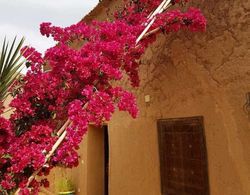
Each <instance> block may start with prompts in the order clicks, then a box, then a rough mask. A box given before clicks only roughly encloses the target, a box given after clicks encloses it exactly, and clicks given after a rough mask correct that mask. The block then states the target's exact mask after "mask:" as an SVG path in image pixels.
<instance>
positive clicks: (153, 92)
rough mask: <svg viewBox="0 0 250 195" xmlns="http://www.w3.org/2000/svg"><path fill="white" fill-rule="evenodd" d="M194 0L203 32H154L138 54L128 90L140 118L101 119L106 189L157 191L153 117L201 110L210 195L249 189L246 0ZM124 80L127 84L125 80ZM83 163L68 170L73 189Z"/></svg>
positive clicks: (135, 193) (240, 194) (124, 194)
mask: <svg viewBox="0 0 250 195" xmlns="http://www.w3.org/2000/svg"><path fill="white" fill-rule="evenodd" d="M113 2H114V1H110V0H106V1H102V2H101V4H100V5H99V6H98V7H97V8H96V9H95V10H94V11H93V12H92V13H91V14H90V15H88V16H87V18H86V20H91V19H93V18H98V19H104V18H106V11H105V7H107V8H109V9H111V10H112V9H114V7H115V6H116V5H117V4H118V3H119V2H120V1H115V3H113ZM197 2H199V5H198V6H199V7H200V8H201V9H202V10H203V11H204V14H205V15H206V17H207V19H208V28H207V32H206V33H202V34H192V33H189V32H182V33H177V34H171V35H168V36H167V37H164V36H160V37H159V38H158V40H157V42H156V43H155V44H153V46H152V47H150V48H149V49H148V50H147V52H146V54H145V56H144V58H143V60H142V62H143V65H142V66H141V72H140V76H141V86H140V87H139V88H138V89H132V90H133V92H134V93H135V94H136V96H137V99H138V104H139V108H140V116H139V118H138V119H136V120H133V119H131V117H130V116H128V114H126V113H121V112H116V114H115V115H114V117H113V119H112V121H111V122H110V123H109V124H108V125H109V136H110V178H109V185H110V189H109V191H110V195H160V171H159V156H158V140H157V128H156V121H157V119H161V118H175V117H189V116H200V115H202V116H204V120H205V134H206V142H207V150H208V163H209V182H210V192H211V195H249V194H250V150H249V148H250V142H249V140H250V128H249V127H250V123H249V121H250V118H248V115H247V114H246V113H245V112H244V111H243V105H244V104H245V102H246V99H245V95H246V93H247V92H249V91H250V85H249V83H250V67H249V61H250V50H249V49H250V48H249V45H250V43H249V42H250V33H249V32H250V29H249V26H250V21H249V10H250V2H249V1H248V0H228V1H216V0H210V1H202V2H201V1H197ZM247 17H248V18H247ZM123 85H125V86H127V87H128V88H130V87H129V85H128V83H127V82H126V81H125V80H124V82H123ZM145 95H150V96H151V102H150V103H145V102H144V97H145ZM86 143H87V137H86V139H85V141H84V143H83V144H85V146H86ZM86 147H87V148H88V147H91V145H87V146H86ZM85 152H86V151H85ZM80 154H81V155H84V154H85V153H84V151H82V152H80ZM93 155H95V154H93ZM85 156H86V155H85ZM84 167H85V169H84ZM87 167H88V166H87V159H86V164H83V165H80V167H79V168H77V169H74V170H73V172H74V173H73V174H74V178H75V179H76V177H78V181H79V180H81V182H83V183H80V184H79V185H78V187H81V188H82V187H83V188H84V187H85V186H86V181H85V183H84V181H83V180H84V178H86V175H85V173H86V172H88V168H87ZM81 170H85V172H84V171H81ZM86 188H87V187H86ZM85 190H86V189H85ZM85 193H86V192H85ZM85 193H83V192H82V191H81V192H80V193H78V194H82V195H85ZM88 195H94V194H88Z"/></svg>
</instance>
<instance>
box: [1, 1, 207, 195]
mask: <svg viewBox="0 0 250 195" xmlns="http://www.w3.org/2000/svg"><path fill="white" fill-rule="evenodd" d="M184 2H186V1H180V0H179V1H177V0H175V1H174V0H173V1H172V4H175V3H184ZM160 3H161V0H156V1H151V0H139V1H125V7H124V9H122V10H119V11H117V12H115V14H114V15H115V19H114V20H113V21H112V22H107V21H104V22H99V21H93V22H91V23H90V24H86V23H84V22H79V23H77V24H74V25H72V26H69V27H66V28H61V27H55V26H52V25H51V23H43V24H41V28H40V30H41V34H42V35H45V36H47V37H49V36H51V37H53V38H54V40H55V41H57V42H58V43H57V45H56V46H54V47H52V48H50V49H48V50H47V51H46V52H45V54H44V56H42V55H41V54H40V53H38V52H37V51H36V50H35V49H34V48H30V47H25V48H23V50H22V52H23V56H24V57H26V58H27V59H28V63H29V65H30V66H31V69H30V70H29V71H28V73H27V75H26V76H25V77H24V78H23V79H21V80H20V81H19V82H18V83H16V86H19V87H18V90H17V91H15V93H14V94H15V97H14V99H13V101H12V102H11V104H10V106H11V107H13V108H15V111H14V113H13V114H12V115H11V118H10V119H9V120H6V119H3V118H0V143H1V145H0V153H1V157H0V167H1V171H0V193H1V194H4V193H10V192H12V191H13V190H15V189H17V188H21V191H20V194H25V195H27V194H29V193H32V194H37V192H38V191H39V187H40V186H45V187H48V185H49V184H48V181H47V180H46V179H43V177H44V176H46V175H47V174H48V173H49V171H50V170H51V169H52V168H53V167H54V166H59V165H60V166H65V167H70V168H71V167H74V166H77V165H78V160H79V157H78V154H77V150H78V149H79V144H80V143H81V141H82V138H83V136H84V134H85V133H86V131H87V127H88V124H89V123H95V124H96V125H102V123H103V122H104V121H109V120H110V119H111V116H112V114H113V113H114V112H115V109H116V108H118V109H119V110H121V111H127V112H128V113H129V114H130V115H131V116H132V117H133V118H135V117H136V116H137V115H138V108H137V105H136V98H135V96H134V95H133V94H132V93H130V92H129V91H126V90H125V89H123V88H122V87H119V86H118V87H115V82H116V81H120V80H121V79H123V78H124V77H125V76H124V75H127V76H126V77H125V78H127V77H128V78H129V80H130V82H131V85H132V86H134V87H137V86H139V76H138V71H139V66H140V61H139V59H140V58H141V56H142V55H143V53H144V51H145V49H146V47H147V46H148V45H149V44H150V43H152V42H153V41H154V40H155V35H151V36H148V37H145V38H144V39H143V41H142V42H140V44H139V45H136V38H137V37H138V36H139V35H140V33H141V32H142V31H143V29H144V28H145V25H144V24H145V22H146V21H147V16H148V15H149V14H150V13H151V12H152V11H153V10H154V9H155V8H156V7H157V6H158V5H159V4H160ZM205 26H206V21H205V18H204V17H203V16H202V14H201V12H200V11H199V10H197V9H194V8H191V9H189V11H188V12H186V13H182V12H180V11H178V10H176V11H169V12H164V13H163V14H159V15H158V16H157V20H156V23H155V24H154V26H153V27H152V28H151V29H150V30H153V29H155V28H161V29H163V30H164V32H176V31H178V30H181V29H183V28H185V29H188V30H191V31H203V30H204V29H205ZM160 32H161V31H159V32H158V33H160ZM76 42H78V43H79V42H81V43H82V45H81V46H80V47H78V48H74V47H72V46H71V45H74V43H76ZM45 66H47V68H48V66H49V67H50V70H49V71H42V68H43V67H45ZM67 119H69V120H70V122H71V123H70V124H71V125H70V126H69V127H67V129H66V132H67V134H66V137H65V139H64V141H63V142H62V144H61V145H60V147H59V148H58V149H57V150H56V152H55V153H54V155H53V156H52V157H51V158H50V159H49V160H48V162H47V164H46V167H44V166H43V165H44V162H45V157H46V155H47V154H48V152H49V151H50V150H51V148H52V147H53V145H54V144H55V142H56V141H57V140H58V138H59V136H60V135H61V133H60V129H61V127H62V126H63V124H64V123H65V122H66V121H67ZM40 168H42V169H41V171H40V172H39V175H40V176H41V180H33V181H32V182H31V183H30V185H29V186H26V183H27V181H28V178H29V177H30V175H31V174H32V173H33V172H34V171H36V170H40ZM27 187H29V189H28V188H27Z"/></svg>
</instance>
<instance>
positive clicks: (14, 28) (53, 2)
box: [0, 0, 99, 52]
mask: <svg viewBox="0 0 250 195" xmlns="http://www.w3.org/2000/svg"><path fill="white" fill-rule="evenodd" d="M98 1H99V0H0V42H2V40H3V38H4V37H5V36H6V37H7V39H8V40H11V39H12V38H13V37H14V36H15V35H17V36H18V37H19V38H21V37H22V36H24V37H25V44H26V45H31V46H33V47H35V48H36V49H37V50H38V51H40V52H44V51H45V50H46V49H47V48H49V47H50V46H53V44H54V42H53V41H52V40H51V39H48V38H46V37H43V36H41V35H40V32H39V24H40V23H41V22H52V24H54V25H58V26H64V27H65V26H69V25H71V24H73V23H76V22H78V21H79V20H80V19H81V18H83V16H84V15H86V14H87V13H88V12H89V11H90V10H92V9H93V8H94V7H95V5H96V4H97V3H98Z"/></svg>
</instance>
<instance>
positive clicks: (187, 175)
mask: <svg viewBox="0 0 250 195" xmlns="http://www.w3.org/2000/svg"><path fill="white" fill-rule="evenodd" d="M157 126H158V136H159V152H160V171H161V189H162V195H208V194H209V185H208V164H207V151H206V142H205V136H204V128H203V127H204V126H203V117H191V118H178V119H162V120H158V122H157Z"/></svg>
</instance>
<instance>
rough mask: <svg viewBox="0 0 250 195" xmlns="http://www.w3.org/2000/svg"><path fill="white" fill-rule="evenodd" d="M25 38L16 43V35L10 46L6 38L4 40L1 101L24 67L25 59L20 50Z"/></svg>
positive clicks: (1, 53)
mask: <svg viewBox="0 0 250 195" xmlns="http://www.w3.org/2000/svg"><path fill="white" fill-rule="evenodd" d="M23 42H24V38H22V39H21V40H20V41H19V43H17V44H16V37H15V38H14V40H13V41H12V43H11V46H10V47H9V43H8V42H7V41H6V38H4V40H3V46H2V48H1V51H0V101H3V100H4V99H5V98H6V97H7V95H8V92H9V88H10V87H11V85H12V84H13V83H14V81H15V80H16V78H17V77H18V76H19V74H20V72H21V70H22V69H23V68H24V64H25V60H22V55H21V53H20V50H21V48H22V45H23Z"/></svg>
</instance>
